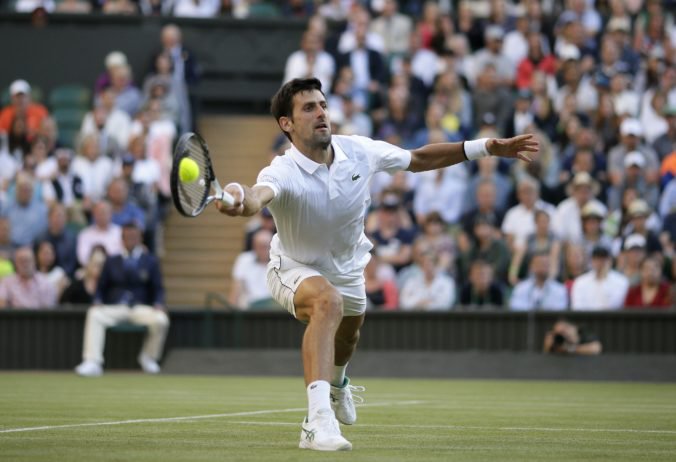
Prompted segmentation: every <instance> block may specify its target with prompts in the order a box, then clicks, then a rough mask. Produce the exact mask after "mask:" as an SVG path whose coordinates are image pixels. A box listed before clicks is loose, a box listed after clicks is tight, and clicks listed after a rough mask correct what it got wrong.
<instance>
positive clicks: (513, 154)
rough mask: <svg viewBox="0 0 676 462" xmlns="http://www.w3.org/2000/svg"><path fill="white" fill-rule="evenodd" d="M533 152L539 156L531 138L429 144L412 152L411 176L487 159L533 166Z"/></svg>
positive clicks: (526, 136) (520, 137) (527, 136)
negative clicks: (492, 157)
mask: <svg viewBox="0 0 676 462" xmlns="http://www.w3.org/2000/svg"><path fill="white" fill-rule="evenodd" d="M531 152H538V142H537V140H536V139H535V137H534V136H533V135H530V134H529V135H519V136H515V137H513V138H483V139H480V140H473V141H464V142H461V143H438V144H426V145H425V146H422V147H420V148H418V149H414V150H412V151H411V165H409V167H408V170H410V171H412V172H424V171H427V170H436V169H438V168H444V167H448V166H450V165H455V164H459V163H460V162H463V161H465V160H475V159H479V158H481V157H487V156H497V157H505V158H511V159H521V160H524V161H526V162H530V161H531V160H532V159H531V158H530V156H529V153H531Z"/></svg>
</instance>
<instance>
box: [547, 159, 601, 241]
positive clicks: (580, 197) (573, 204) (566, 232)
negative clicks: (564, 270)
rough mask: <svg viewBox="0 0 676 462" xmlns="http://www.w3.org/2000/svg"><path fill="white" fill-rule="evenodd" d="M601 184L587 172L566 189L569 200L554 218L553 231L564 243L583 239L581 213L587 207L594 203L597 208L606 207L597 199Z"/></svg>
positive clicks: (557, 209) (581, 174)
mask: <svg viewBox="0 0 676 462" xmlns="http://www.w3.org/2000/svg"><path fill="white" fill-rule="evenodd" d="M599 191H600V187H599V184H598V183H597V182H596V180H594V179H593V178H592V176H591V175H590V174H589V173H587V172H578V173H576V174H575V176H574V177H573V179H572V181H571V182H570V184H569V185H568V188H566V192H567V195H568V198H567V199H565V200H564V201H562V202H561V203H560V204H559V205H558V206H557V207H556V211H555V212H554V215H553V216H552V229H553V230H554V231H555V233H556V235H557V236H558V238H559V239H561V240H563V241H579V240H580V238H581V237H582V217H581V211H582V209H583V208H584V206H585V205H587V204H589V203H594V204H595V205H596V207H597V208H602V209H603V213H604V214H605V212H606V207H605V205H603V204H602V203H601V202H599V201H598V200H596V199H595V197H596V196H597V195H598V193H599Z"/></svg>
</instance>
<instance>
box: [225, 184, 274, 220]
mask: <svg viewBox="0 0 676 462" xmlns="http://www.w3.org/2000/svg"><path fill="white" fill-rule="evenodd" d="M223 189H224V190H225V191H227V192H229V193H230V194H231V195H232V197H233V198H234V199H235V203H234V204H233V205H232V206H231V207H228V206H227V205H226V204H224V203H222V202H221V201H214V204H216V208H217V209H218V211H219V212H221V213H224V214H225V215H230V216H231V217H240V216H242V217H250V216H251V215H255V214H256V213H258V212H259V211H260V210H261V209H262V208H263V207H265V206H266V205H268V202H270V201H271V200H272V199H273V198H274V197H275V193H274V192H273V190H272V188H270V187H269V186H262V185H254V186H252V187H249V186H246V185H242V184H239V183H230V184H229V185H227V186H226V187H225V188H223Z"/></svg>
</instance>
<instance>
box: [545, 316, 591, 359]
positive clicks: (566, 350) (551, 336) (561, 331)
mask: <svg viewBox="0 0 676 462" xmlns="http://www.w3.org/2000/svg"><path fill="white" fill-rule="evenodd" d="M601 350H602V346H601V342H600V341H599V339H598V337H597V336H596V335H594V334H592V333H591V332H588V331H587V330H585V329H584V328H580V327H578V326H576V325H575V324H572V323H570V322H568V321H566V320H564V319H560V320H559V321H557V322H556V324H554V327H552V330H550V331H549V332H547V333H546V334H545V341H544V345H543V351H544V352H545V353H558V354H576V355H597V354H599V353H601Z"/></svg>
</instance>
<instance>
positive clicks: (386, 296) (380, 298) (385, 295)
mask: <svg viewBox="0 0 676 462" xmlns="http://www.w3.org/2000/svg"><path fill="white" fill-rule="evenodd" d="M394 274H395V273H394V269H393V268H392V267H391V266H390V265H388V264H385V263H382V262H381V261H380V259H379V258H378V255H376V254H375V252H373V251H371V259H370V260H369V262H368V264H367V265H366V268H364V283H365V285H366V299H367V300H366V301H367V306H368V308H369V309H373V310H396V309H397V308H399V293H398V289H397V283H396V282H395V276H394Z"/></svg>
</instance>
